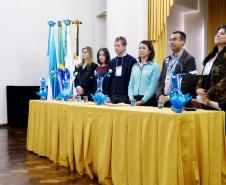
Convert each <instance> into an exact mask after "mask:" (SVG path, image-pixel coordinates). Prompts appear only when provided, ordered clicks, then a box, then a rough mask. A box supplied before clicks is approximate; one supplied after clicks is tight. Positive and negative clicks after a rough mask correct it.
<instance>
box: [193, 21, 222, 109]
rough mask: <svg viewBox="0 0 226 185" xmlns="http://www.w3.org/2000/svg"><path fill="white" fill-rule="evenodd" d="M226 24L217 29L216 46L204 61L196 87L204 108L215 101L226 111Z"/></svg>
mask: <svg viewBox="0 0 226 185" xmlns="http://www.w3.org/2000/svg"><path fill="white" fill-rule="evenodd" d="M225 36H226V25H224V26H221V27H220V28H218V29H217V33H216V36H215V45H216V46H215V47H214V48H213V50H212V52H211V53H210V54H209V55H208V56H207V57H206V58H205V59H204V61H203V65H204V68H203V72H202V77H201V78H200V80H199V81H198V85H197V88H196V93H197V95H198V96H197V98H198V101H199V102H201V103H202V104H204V106H203V108H205V109H210V102H215V104H217V106H219V108H220V109H222V110H224V111H226V39H225Z"/></svg>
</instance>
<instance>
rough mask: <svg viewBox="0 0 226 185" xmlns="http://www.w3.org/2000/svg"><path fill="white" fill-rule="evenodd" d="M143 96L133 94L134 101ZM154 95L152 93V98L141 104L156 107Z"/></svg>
mask: <svg viewBox="0 0 226 185" xmlns="http://www.w3.org/2000/svg"><path fill="white" fill-rule="evenodd" d="M143 97H144V96H143V95H137V96H134V99H135V100H136V101H140V100H142V98H143ZM155 97H156V96H155V95H154V96H153V97H152V98H150V99H149V100H148V101H147V102H146V103H145V104H143V105H144V106H154V107H157V100H156V98H155Z"/></svg>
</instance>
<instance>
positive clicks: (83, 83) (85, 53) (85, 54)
mask: <svg viewBox="0 0 226 185" xmlns="http://www.w3.org/2000/svg"><path fill="white" fill-rule="evenodd" d="M96 67H97V64H95V63H93V61H92V49H91V47H85V48H83V49H82V62H81V63H80V64H78V66H77V67H75V80H74V86H75V88H76V92H77V95H79V96H88V99H89V101H91V100H92V98H91V94H94V93H95V86H96V81H95V78H94V71H95V70H96Z"/></svg>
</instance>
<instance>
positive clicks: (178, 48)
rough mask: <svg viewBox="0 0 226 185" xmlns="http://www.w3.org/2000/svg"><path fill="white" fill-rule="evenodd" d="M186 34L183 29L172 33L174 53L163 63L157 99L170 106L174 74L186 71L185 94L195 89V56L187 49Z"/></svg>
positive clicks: (182, 82) (184, 77)
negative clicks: (185, 47)
mask: <svg viewBox="0 0 226 185" xmlns="http://www.w3.org/2000/svg"><path fill="white" fill-rule="evenodd" d="M185 42H186V34H185V33H184V32H182V31H175V32H173V33H172V34H171V35H170V39H169V44H170V49H171V51H172V53H171V54H170V55H169V56H167V57H166V58H165V59H164V61H163V65H162V72H161V76H160V79H159V82H158V88H157V93H156V96H157V99H158V101H159V102H160V103H161V104H164V106H166V107H170V106H171V104H170V102H169V94H170V92H171V91H172V79H171V75H172V74H175V73H176V74H179V73H185V74H188V75H185V76H183V78H182V81H181V90H182V93H183V94H186V93H190V94H192V93H193V92H192V90H193V89H194V87H193V86H194V81H195V75H189V73H195V71H196V64H195V58H194V57H193V56H191V55H190V54H189V53H188V52H187V51H186V50H185V49H184V45H185Z"/></svg>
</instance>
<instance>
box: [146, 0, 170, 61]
mask: <svg viewBox="0 0 226 185" xmlns="http://www.w3.org/2000/svg"><path fill="white" fill-rule="evenodd" d="M173 3H174V0H148V39H149V40H151V41H152V43H153V44H154V48H155V52H156V56H155V60H156V61H157V62H158V63H159V64H162V60H163V59H164V57H165V56H166V53H167V43H168V42H167V24H166V23H167V17H168V16H169V14H170V8H171V6H172V5H173Z"/></svg>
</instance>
